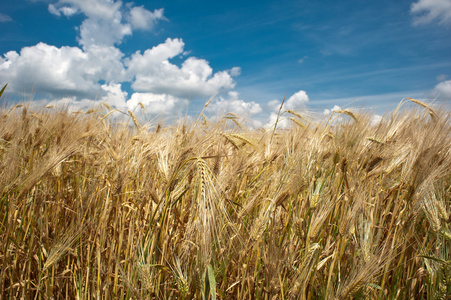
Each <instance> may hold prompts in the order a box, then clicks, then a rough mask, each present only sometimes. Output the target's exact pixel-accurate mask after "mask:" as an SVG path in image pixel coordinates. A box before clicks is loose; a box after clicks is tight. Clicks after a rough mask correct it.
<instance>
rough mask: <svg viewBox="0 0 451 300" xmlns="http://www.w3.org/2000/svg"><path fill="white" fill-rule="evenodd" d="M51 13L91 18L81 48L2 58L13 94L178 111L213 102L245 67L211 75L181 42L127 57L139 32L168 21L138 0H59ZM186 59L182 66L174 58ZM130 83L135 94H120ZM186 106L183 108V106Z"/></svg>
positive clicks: (43, 48)
mask: <svg viewBox="0 0 451 300" xmlns="http://www.w3.org/2000/svg"><path fill="white" fill-rule="evenodd" d="M48 10H49V12H50V13H51V14H53V15H55V16H58V17H71V16H73V15H75V14H81V15H83V16H85V19H84V20H83V22H82V23H81V25H80V26H79V27H78V37H77V41H78V43H79V45H80V47H55V46H52V45H48V44H46V43H39V44H37V45H35V46H30V47H25V48H23V49H22V50H21V51H20V52H15V51H10V52H7V53H6V54H4V55H3V56H0V82H8V83H9V86H8V92H12V93H18V92H19V93H20V92H24V91H26V90H29V89H31V88H32V87H34V88H35V90H36V91H38V92H39V93H41V94H45V95H47V96H48V98H49V99H56V98H59V99H62V98H63V97H64V99H65V101H66V100H67V99H69V100H70V101H76V100H77V101H81V100H83V101H84V103H85V104H86V103H88V102H86V101H88V100H89V99H91V100H94V99H97V100H101V101H108V102H110V103H111V104H113V105H115V106H117V107H119V106H120V107H133V106H136V105H137V103H138V102H141V103H143V104H146V103H147V104H149V108H150V110H151V111H152V112H154V113H166V112H168V111H170V110H176V109H178V108H179V107H181V106H183V105H184V104H185V103H187V99H193V98H194V97H210V96H212V95H215V94H217V93H218V92H221V91H228V90H231V89H233V88H234V86H235V82H234V80H233V77H234V76H238V75H239V74H240V68H238V67H234V68H231V69H230V70H226V71H219V72H216V73H215V72H213V69H212V68H211V67H210V65H209V62H208V61H206V60H204V59H199V58H196V57H187V55H188V54H189V51H185V50H184V46H185V45H184V43H183V41H182V40H181V39H177V38H174V39H169V38H168V39H167V40H166V41H165V42H164V43H161V44H159V45H156V46H154V47H153V48H151V49H147V50H145V51H143V52H141V51H137V52H136V53H134V54H132V55H131V56H130V57H126V56H125V55H124V54H123V53H122V52H121V50H120V49H119V45H120V44H121V43H122V42H124V39H125V38H126V37H127V36H131V35H132V34H133V31H134V30H152V29H153V28H154V27H155V25H156V24H157V23H158V21H160V20H165V17H164V10H163V9H156V10H154V11H150V10H147V9H146V8H145V7H144V6H135V5H134V4H133V3H132V2H130V3H125V4H123V3H122V2H121V1H114V0H59V1H57V2H56V3H53V4H49V6H48ZM176 56H178V57H187V58H186V59H185V60H184V61H183V62H182V63H181V64H175V63H172V62H171V59H173V58H174V57H176ZM124 82H128V83H130V85H131V87H132V89H133V91H134V93H131V98H130V99H127V97H128V94H127V93H126V92H125V91H123V90H122V86H123V83H124ZM181 104H183V105H181Z"/></svg>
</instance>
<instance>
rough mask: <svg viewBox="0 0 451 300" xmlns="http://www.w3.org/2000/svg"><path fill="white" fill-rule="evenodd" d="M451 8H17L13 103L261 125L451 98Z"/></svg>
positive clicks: (416, 1)
mask: <svg viewBox="0 0 451 300" xmlns="http://www.w3.org/2000/svg"><path fill="white" fill-rule="evenodd" d="M450 36H451V0H413V1H407V0H400V1H388V0H381V1H361V0H360V1H353V0H352V1H351V0H348V1H330V0H326V1H303V0H298V1H293V0H291V1H289V0H278V1H265V0H260V1H234V0H231V1H224V2H218V1H205V0H192V1H181V0H173V1H160V0H156V1H133V2H129V1H123V2H120V1H113V0H55V1H50V0H48V1H47V0H3V1H2V6H1V7H0V55H1V56H0V85H2V86H3V85H4V84H5V83H8V84H9V85H8V89H7V94H6V97H7V99H8V100H9V101H16V100H27V99H28V97H27V96H26V95H27V94H29V93H30V92H31V90H33V92H34V96H33V99H34V101H43V102H45V103H47V102H50V101H53V102H59V101H71V103H72V104H73V105H79V106H89V105H92V103H95V101H97V102H99V101H106V102H109V103H110V104H113V105H115V106H117V107H124V108H125V107H126V108H133V107H134V106H136V105H137V104H138V102H142V103H144V104H145V105H146V107H148V110H149V112H150V113H153V114H159V115H167V116H172V115H183V114H184V113H185V112H186V109H187V107H188V108H189V112H190V113H193V114H195V113H198V112H199V111H200V110H201V109H202V107H203V104H204V103H205V102H206V101H207V100H208V99H209V97H210V96H213V95H216V98H215V100H214V101H213V102H212V104H211V105H210V106H209V107H208V109H207V112H208V113H209V114H211V115H215V114H220V113H224V112H228V111H231V112H234V113H236V114H242V115H251V117H253V118H255V119H257V120H259V121H258V122H260V123H256V124H257V125H258V124H264V123H265V122H266V121H267V120H269V119H271V114H272V115H274V113H275V111H276V110H277V108H278V105H279V104H280V102H281V100H282V98H283V97H284V95H285V94H286V95H287V102H286V104H285V105H286V108H287V109H309V110H316V111H320V112H322V111H324V110H325V111H326V112H327V111H330V110H331V109H332V108H333V107H336V106H340V107H366V108H372V109H374V110H375V111H376V112H377V113H383V112H384V111H386V110H387V109H391V108H393V107H394V106H396V105H397V104H398V103H399V101H401V99H402V98H404V97H414V98H420V99H435V101H436V102H439V101H442V102H445V103H449V100H450V99H451V38H449V37H450Z"/></svg>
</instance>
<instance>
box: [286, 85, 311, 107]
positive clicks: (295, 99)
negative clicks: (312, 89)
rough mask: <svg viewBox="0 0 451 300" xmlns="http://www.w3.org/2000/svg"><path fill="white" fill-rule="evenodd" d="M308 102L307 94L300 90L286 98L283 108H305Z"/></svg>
mask: <svg viewBox="0 0 451 300" xmlns="http://www.w3.org/2000/svg"><path fill="white" fill-rule="evenodd" d="M308 101H309V98H308V96H307V93H306V92H305V91H302V90H301V91H299V92H297V93H295V94H294V95H293V96H291V97H290V98H288V100H287V102H286V103H285V105H284V106H285V108H286V109H293V110H295V109H302V108H305V105H306V104H307V102H308Z"/></svg>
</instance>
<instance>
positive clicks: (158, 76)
mask: <svg viewBox="0 0 451 300" xmlns="http://www.w3.org/2000/svg"><path fill="white" fill-rule="evenodd" d="M183 47H184V43H183V41H182V40H181V39H170V38H168V39H167V40H166V41H165V42H164V43H163V44H160V45H158V46H155V47H153V48H152V49H148V50H146V51H145V52H144V53H143V54H141V53H140V52H139V51H138V52H136V53H135V54H133V55H132V57H131V59H130V60H129V61H128V62H127V66H128V71H129V73H130V74H132V75H133V76H135V81H134V82H133V84H132V87H133V89H134V90H136V91H139V92H152V93H157V94H172V95H174V96H176V97H188V98H191V97H199V96H202V97H210V96H212V95H214V94H216V93H218V92H219V90H221V89H232V88H233V87H234V86H235V82H234V80H233V79H232V76H231V73H232V74H236V73H237V69H236V68H234V69H232V71H231V72H230V73H229V72H227V71H221V72H217V73H215V74H213V70H212V68H211V67H210V66H209V64H208V62H207V61H206V60H204V59H198V58H195V57H189V58H187V59H186V60H185V61H184V62H183V63H182V65H181V67H178V66H176V65H174V64H172V63H170V62H169V59H170V58H173V57H175V56H177V55H179V54H182V53H183Z"/></svg>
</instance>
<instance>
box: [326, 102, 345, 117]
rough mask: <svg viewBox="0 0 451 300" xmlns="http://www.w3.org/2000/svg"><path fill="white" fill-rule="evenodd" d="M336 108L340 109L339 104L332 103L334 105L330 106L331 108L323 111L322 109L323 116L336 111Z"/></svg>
mask: <svg viewBox="0 0 451 300" xmlns="http://www.w3.org/2000/svg"><path fill="white" fill-rule="evenodd" d="M338 110H341V107H340V106H338V105H334V107H333V108H332V109H327V108H326V109H325V110H324V111H323V115H324V116H328V115H330V114H331V113H332V112H335V111H338Z"/></svg>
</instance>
